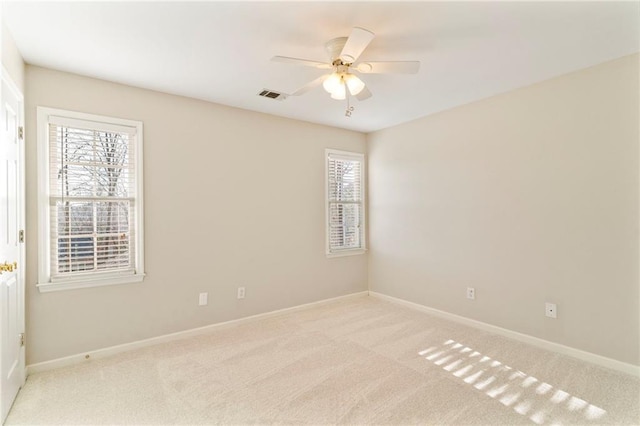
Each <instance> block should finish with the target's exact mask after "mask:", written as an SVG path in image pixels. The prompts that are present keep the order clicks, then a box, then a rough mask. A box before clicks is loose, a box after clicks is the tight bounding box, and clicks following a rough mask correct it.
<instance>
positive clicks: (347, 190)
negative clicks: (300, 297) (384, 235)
mask: <svg viewBox="0 0 640 426" xmlns="http://www.w3.org/2000/svg"><path fill="white" fill-rule="evenodd" d="M326 187H327V191H326V193H327V198H326V208H327V254H328V255H340V254H359V253H362V252H364V248H365V239H364V229H365V226H364V193H365V192H364V155H363V154H357V153H351V152H344V151H336V150H329V149H328V150H326Z"/></svg>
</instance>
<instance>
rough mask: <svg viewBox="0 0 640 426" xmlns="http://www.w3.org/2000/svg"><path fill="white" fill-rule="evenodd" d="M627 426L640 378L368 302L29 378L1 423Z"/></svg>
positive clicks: (634, 413)
mask: <svg viewBox="0 0 640 426" xmlns="http://www.w3.org/2000/svg"><path fill="white" fill-rule="evenodd" d="M176 423H180V424H292V425H298V424H456V425H462V424H501V425H502V424H504V425H511V424H616V425H619V424H638V423H640V381H639V380H638V379H637V378H634V377H631V376H627V375H625V374H622V373H617V372H614V371H610V370H607V369H603V368H600V367H597V366H594V365H591V364H588V363H584V362H581V361H578V360H575V359H572V358H568V357H565V356H561V355H558V354H554V353H550V352H547V351H543V350H541V349H537V348H534V347H531V346H527V345H524V344H522V343H518V342H515V341H512V340H509V339H506V338H503V337H500V336H496V335H492V334H489V333H485V332H481V331H478V330H476V329H472V328H468V327H465V326H462V325H459V324H456V323H452V322H449V321H445V320H442V319H438V318H435V317H432V316H429V315H427V314H425V313H422V312H418V311H413V310H410V309H408V308H405V307H401V306H398V305H394V304H391V303H389V302H384V301H380V300H377V299H374V298H372V297H368V296H363V297H360V298H355V299H350V300H341V301H337V302H333V303H330V304H327V305H323V306H318V307H313V308H309V309H305V310H303V311H298V312H294V313H288V314H283V315H281V316H278V317H272V318H269V319H264V320H259V321H255V322H251V323H245V324H240V325H236V326H233V327H229V328H226V329H218V330H216V331H214V332H211V333H210V334H207V335H204V336H200V337H196V338H189V339H185V340H181V341H176V342H172V343H167V344H161V345H157V346H154V347H149V348H145V349H140V350H135V351H132V352H128V353H124V354H120V355H116V356H113V357H110V358H105V359H101V360H93V361H89V362H87V363H84V364H82V365H78V366H73V367H68V368H63V369H59V370H55V371H49V372H45V373H40V374H34V375H32V376H30V377H29V379H28V380H27V384H26V386H25V387H24V389H23V390H22V391H21V392H20V394H19V395H18V398H17V400H16V402H15V404H14V406H13V408H12V410H11V412H10V414H9V417H8V419H7V422H6V424H8V425H13V424H176Z"/></svg>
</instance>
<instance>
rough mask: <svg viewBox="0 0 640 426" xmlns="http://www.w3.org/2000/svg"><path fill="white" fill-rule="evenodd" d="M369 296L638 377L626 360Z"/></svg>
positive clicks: (371, 293) (638, 372)
mask: <svg viewBox="0 0 640 426" xmlns="http://www.w3.org/2000/svg"><path fill="white" fill-rule="evenodd" d="M369 296H372V297H376V298H378V299H381V300H387V301H389V302H393V303H397V304H399V305H403V306H406V307H409V308H412V309H417V310H419V311H422V312H426V313H428V314H431V315H434V316H437V317H440V318H443V319H447V320H450V321H454V322H457V323H460V324H464V325H468V326H470V327H474V328H478V329H481V330H484V331H489V332H491V333H495V334H499V335H501V336H504V337H508V338H511V339H514V340H517V341H519V342H523V343H528V344H530V345H532V346H537V347H539V348H542V349H546V350H548V351H553V352H557V353H561V354H563V355H568V356H571V357H574V358H578V359H580V360H582V361H587V362H590V363H592V364H596V365H599V366H601V367H606V368H610V369H612V370H616V371H620V372H622V373H626V374H630V375H633V376H636V377H640V367H639V366H636V365H633V364H627V363H626V362H622V361H618V360H615V359H612V358H607V357H604V356H601V355H596V354H593V353H591V352H586V351H582V350H580V349H575V348H572V347H569V346H564V345H561V344H559V343H554V342H550V341H548V340H544V339H540V338H538V337H533V336H529V335H528V334H523V333H518V332H517V331H512V330H508V329H506V328H502V327H498V326H495V325H491V324H487V323H484V322H481V321H476V320H473V319H470V318H466V317H462V316H460V315H456V314H451V313H449V312H445V311H440V310H438V309H434V308H430V307H428V306H424V305H420V304H418V303H413V302H409V301H407V300H404V299H398V298H396V297H392V296H387V295H386V294H382V293H377V292H375V291H369Z"/></svg>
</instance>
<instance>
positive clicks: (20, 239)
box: [18, 229, 24, 243]
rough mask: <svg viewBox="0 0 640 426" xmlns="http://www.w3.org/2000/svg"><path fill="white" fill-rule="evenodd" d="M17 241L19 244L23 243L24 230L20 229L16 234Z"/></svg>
mask: <svg viewBox="0 0 640 426" xmlns="http://www.w3.org/2000/svg"><path fill="white" fill-rule="evenodd" d="M18 241H20V242H21V243H24V229H21V230H20V232H19V233H18Z"/></svg>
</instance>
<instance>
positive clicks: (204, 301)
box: [198, 293, 209, 306]
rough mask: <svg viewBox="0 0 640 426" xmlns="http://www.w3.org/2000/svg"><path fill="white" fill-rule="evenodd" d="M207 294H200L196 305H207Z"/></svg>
mask: <svg viewBox="0 0 640 426" xmlns="http://www.w3.org/2000/svg"><path fill="white" fill-rule="evenodd" d="M208 299H209V293H200V297H199V298H198V305H200V306H205V305H207V304H208V303H209V300H208Z"/></svg>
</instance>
